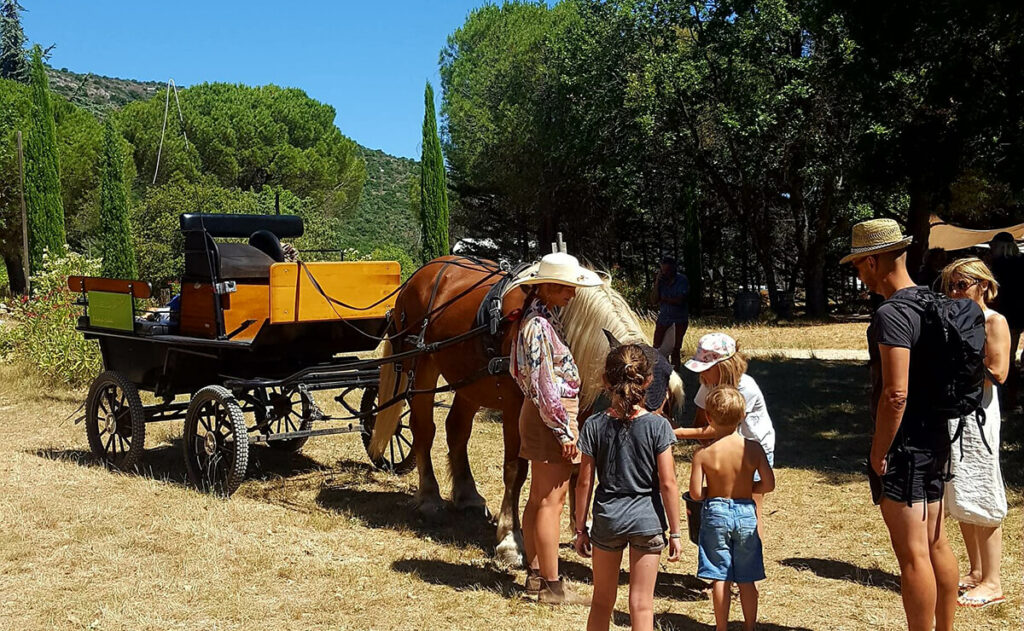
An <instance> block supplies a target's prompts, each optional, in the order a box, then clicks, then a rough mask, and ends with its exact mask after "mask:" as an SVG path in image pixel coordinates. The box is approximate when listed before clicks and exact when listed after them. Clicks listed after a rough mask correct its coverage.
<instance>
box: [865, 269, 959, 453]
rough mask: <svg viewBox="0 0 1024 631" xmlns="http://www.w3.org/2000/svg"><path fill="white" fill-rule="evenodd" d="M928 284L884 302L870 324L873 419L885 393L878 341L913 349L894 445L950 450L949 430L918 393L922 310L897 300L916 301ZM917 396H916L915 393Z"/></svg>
mask: <svg viewBox="0 0 1024 631" xmlns="http://www.w3.org/2000/svg"><path fill="white" fill-rule="evenodd" d="M927 291H929V290H928V289H927V288H926V287H907V288H906V289H901V290H899V291H897V292H896V293H894V294H893V295H892V296H890V297H889V299H888V300H886V301H885V302H883V303H882V304H881V305H880V306H879V307H878V310H876V311H875V315H874V317H873V318H872V319H871V326H869V327H868V353H869V354H870V358H871V362H870V363H871V386H872V387H871V418H872V419H874V418H875V417H876V412H877V410H878V401H879V399H880V398H881V396H882V361H881V353H880V352H879V350H878V345H879V344H885V345H886V346H895V347H898V348H908V349H910V375H909V379H908V384H909V385H908V387H907V407H906V410H905V411H904V413H903V420H902V422H901V423H900V428H899V431H898V432H897V433H896V438H895V439H894V440H893V446H896V445H899V444H904V445H907V446H909V447H917V448H919V449H948V448H949V432H948V430H946V431H942V430H941V428H942V427H943V425H942V424H941V423H938V422H936V419H930V418H929V415H928V412H927V405H926V403H927V402H926V401H925V400H924V398H923V397H924V396H926V395H925V394H923V393H920V392H917V390H918V389H919V387H918V386H917V382H918V379H917V378H918V377H920V376H921V375H922V374H924V371H923V370H922V367H921V366H920V365H919V362H920V361H923V360H924V359H925V357H924V355H925V354H924V353H921V352H915V347H916V346H917V344H918V342H919V341H920V339H921V312H920V311H919V310H918V309H915V308H913V307H911V306H909V305H905V304H901V303H900V302H897V301H896V300H895V299H901V300H908V301H911V302H916V301H917V298H918V296H919V295H920V294H921V292H927ZM915 395H916V396H915Z"/></svg>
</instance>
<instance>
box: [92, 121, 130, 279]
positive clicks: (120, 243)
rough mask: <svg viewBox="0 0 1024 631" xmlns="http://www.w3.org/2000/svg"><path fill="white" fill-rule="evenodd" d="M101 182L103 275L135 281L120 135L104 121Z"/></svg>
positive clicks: (111, 123)
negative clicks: (133, 279)
mask: <svg viewBox="0 0 1024 631" xmlns="http://www.w3.org/2000/svg"><path fill="white" fill-rule="evenodd" d="M100 168H101V179H100V236H101V238H102V252H103V275H104V276H105V277H107V278H135V277H136V276H137V273H136V267H135V248H134V247H132V235H131V227H130V225H129V223H128V222H129V219H128V195H127V193H126V192H125V185H124V154H123V153H122V151H121V134H119V133H118V132H117V129H115V128H114V123H113V122H112V121H111V120H110V118H109V117H108V118H107V122H106V124H105V125H104V126H103V162H102V163H101V167H100Z"/></svg>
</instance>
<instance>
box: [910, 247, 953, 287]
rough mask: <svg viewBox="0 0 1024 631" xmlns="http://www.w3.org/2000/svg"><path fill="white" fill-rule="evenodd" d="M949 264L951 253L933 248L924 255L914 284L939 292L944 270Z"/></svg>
mask: <svg viewBox="0 0 1024 631" xmlns="http://www.w3.org/2000/svg"><path fill="white" fill-rule="evenodd" d="M947 263H949V253H948V252H946V251H945V250H944V249H942V248H931V249H930V250H928V251H927V252H925V253H924V261H923V262H922V263H921V269H919V270H917V274H916V275H915V276H914V282H916V283H917V284H918V285H924V286H925V287H928V288H929V289H933V290H935V291H938V289H939V280H940V278H941V276H942V269H943V268H944V267H946V264H947Z"/></svg>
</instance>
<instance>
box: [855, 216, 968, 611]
mask: <svg viewBox="0 0 1024 631" xmlns="http://www.w3.org/2000/svg"><path fill="white" fill-rule="evenodd" d="M910 242H911V239H910V238H909V237H904V236H903V233H902V231H901V230H900V227H899V224H897V223H896V222H895V221H893V220H892V219H871V220H869V221H862V222H860V223H858V224H856V225H855V226H854V227H853V238H852V240H851V247H850V254H848V255H847V256H845V257H844V258H843V259H842V260H841V261H840V264H845V263H852V264H853V265H854V267H856V268H857V274H858V275H859V276H860V279H861V281H862V282H863V283H864V284H865V285H866V286H867V287H868V289H869V290H871V291H873V292H875V293H877V294H881V295H882V296H883V297H884V298H885V301H884V302H883V303H882V304H881V306H879V307H878V310H877V311H875V314H874V316H873V317H872V320H871V325H870V326H869V327H868V352H869V353H870V358H871V359H870V367H871V379H872V395H871V415H872V418H873V420H874V433H873V435H872V439H871V453H870V458H869V467H870V468H869V471H868V476H869V480H870V483H871V491H872V500H873V501H874V502H875V504H877V505H878V506H879V507H880V509H881V513H882V519H883V520H884V521H885V526H886V528H887V529H888V531H889V539H890V541H891V542H892V548H893V552H895V553H896V559H897V561H899V564H900V588H901V590H900V591H901V594H902V597H903V610H904V612H905V613H906V616H907V626H908V627H909V631H932V630H933V629H934V630H935V631H952V629H953V615H954V613H955V611H956V600H957V577H958V573H957V572H958V571H957V564H956V557H955V556H954V555H953V549H952V548H951V547H950V545H949V540H948V539H947V538H946V527H945V520H944V519H943V495H944V490H945V479H946V466H947V463H948V462H949V457H950V437H949V432H948V431H947V428H946V423H947V420H946V418H936V417H935V416H934V412H932V411H931V409H930V408H929V399H928V396H927V395H928V392H927V387H928V386H929V385H930V384H928V383H924V382H923V381H922V380H923V378H924V376H925V375H928V374H929V373H928V369H929V366H927V365H923V364H922V362H923V361H927V359H928V355H927V349H924V348H923V347H922V346H921V344H920V343H919V342H920V341H921V339H922V328H923V324H924V323H923V318H922V315H921V314H922V312H921V310H919V309H915V308H911V307H909V306H907V305H906V304H904V303H905V302H912V303H915V304H921V303H923V301H924V300H925V299H927V298H928V294H930V293H931V292H930V291H929V290H928V289H927V288H925V287H918V286H916V285H915V284H914V281H913V280H912V279H911V278H910V273H909V272H908V271H907V247H908V246H909V245H910ZM978 315H979V316H980V315H981V313H980V312H979V313H978ZM938 428H941V431H938Z"/></svg>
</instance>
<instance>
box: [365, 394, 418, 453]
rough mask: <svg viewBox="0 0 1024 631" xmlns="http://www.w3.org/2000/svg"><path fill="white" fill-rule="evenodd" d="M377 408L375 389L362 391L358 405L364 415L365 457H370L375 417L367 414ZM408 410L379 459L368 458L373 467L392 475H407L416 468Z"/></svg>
mask: <svg viewBox="0 0 1024 631" xmlns="http://www.w3.org/2000/svg"><path fill="white" fill-rule="evenodd" d="M376 406H377V388H376V387H375V386H374V387H370V388H367V389H366V390H363V400H362V402H361V403H360V405H359V412H360V413H361V414H366V415H367V416H364V417H363V432H362V436H363V447H364V448H365V449H366V455H367V456H368V457H369V456H370V439H371V438H372V437H373V425H374V423H375V422H376V420H377V415H375V414H369V413H370V412H372V411H373V409H374V408H375V407H376ZM409 412H410V411H409V409H408V408H406V410H405V411H404V412H403V413H402V417H401V418H400V419H398V427H396V428H395V435H394V436H392V437H391V442H390V443H388V448H387V449H385V450H384V453H383V454H381V456H380V457H379V458H376V459H374V458H373V457H370V462H371V463H372V464H373V466H375V467H377V468H378V469H383V470H384V471H391V472H392V473H408V472H409V471H412V470H413V469H414V468H415V467H416V456H415V455H414V454H413V452H412V428H410V427H409Z"/></svg>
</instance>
